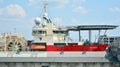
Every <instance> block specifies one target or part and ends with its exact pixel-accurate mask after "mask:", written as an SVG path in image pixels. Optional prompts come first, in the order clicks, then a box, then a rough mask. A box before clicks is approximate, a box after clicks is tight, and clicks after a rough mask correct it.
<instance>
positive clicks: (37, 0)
mask: <svg viewBox="0 0 120 67" xmlns="http://www.w3.org/2000/svg"><path fill="white" fill-rule="evenodd" d="M42 2H43V0H29V1H28V5H29V6H30V7H40V5H41V4H42Z"/></svg>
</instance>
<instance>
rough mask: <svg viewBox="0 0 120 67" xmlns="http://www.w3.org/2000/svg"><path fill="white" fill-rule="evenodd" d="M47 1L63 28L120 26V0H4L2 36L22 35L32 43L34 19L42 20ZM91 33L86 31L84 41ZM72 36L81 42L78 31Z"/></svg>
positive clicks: (52, 16)
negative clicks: (16, 33) (6, 33)
mask: <svg viewBox="0 0 120 67" xmlns="http://www.w3.org/2000/svg"><path fill="white" fill-rule="evenodd" d="M44 2H47V3H48V8H47V12H48V15H49V18H50V19H51V20H52V21H53V23H55V24H57V25H60V26H74V25H96V24H97V25H118V26H120V0H0V34H1V33H3V32H13V33H14V32H18V33H19V34H22V35H23V36H24V37H25V38H26V39H27V40H32V39H33V36H32V33H31V32H32V27H33V26H35V23H34V19H35V18H36V17H40V18H42V15H43V3H44ZM119 30H120V27H118V28H116V29H114V30H110V31H108V32H107V34H108V35H109V36H119V35H120V31H119ZM87 33H88V31H83V32H82V34H81V35H82V36H83V37H82V38H83V39H84V38H88V34H87ZM92 33H93V35H92V37H93V38H96V37H97V34H98V32H96V31H93V32H92ZM101 34H103V32H101ZM70 37H73V39H78V32H70Z"/></svg>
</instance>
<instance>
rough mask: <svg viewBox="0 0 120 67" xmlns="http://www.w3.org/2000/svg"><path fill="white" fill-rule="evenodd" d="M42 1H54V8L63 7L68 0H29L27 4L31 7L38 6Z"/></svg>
mask: <svg viewBox="0 0 120 67" xmlns="http://www.w3.org/2000/svg"><path fill="white" fill-rule="evenodd" d="M44 2H49V3H54V4H55V5H54V6H52V7H54V8H64V7H65V6H66V4H68V3H69V0H29V3H28V5H29V6H31V7H40V6H42V4H43V3H44Z"/></svg>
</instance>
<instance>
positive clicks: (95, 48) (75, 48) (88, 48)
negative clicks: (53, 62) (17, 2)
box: [46, 44, 108, 51]
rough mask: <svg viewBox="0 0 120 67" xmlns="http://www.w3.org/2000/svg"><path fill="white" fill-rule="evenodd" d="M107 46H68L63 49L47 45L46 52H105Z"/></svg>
mask: <svg viewBox="0 0 120 67" xmlns="http://www.w3.org/2000/svg"><path fill="white" fill-rule="evenodd" d="M107 46H108V45H107V44H102V45H93V44H90V45H87V46H83V45H68V46H65V47H61V46H53V45H47V46H46V51H105V50H106V48H107Z"/></svg>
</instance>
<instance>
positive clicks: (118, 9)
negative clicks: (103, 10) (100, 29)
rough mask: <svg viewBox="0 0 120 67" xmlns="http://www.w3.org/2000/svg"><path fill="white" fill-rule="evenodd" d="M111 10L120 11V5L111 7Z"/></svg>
mask: <svg viewBox="0 0 120 67" xmlns="http://www.w3.org/2000/svg"><path fill="white" fill-rule="evenodd" d="M109 11H111V12H120V8H119V7H112V8H109Z"/></svg>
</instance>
